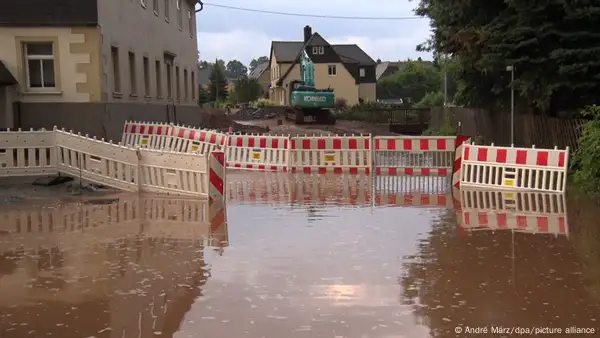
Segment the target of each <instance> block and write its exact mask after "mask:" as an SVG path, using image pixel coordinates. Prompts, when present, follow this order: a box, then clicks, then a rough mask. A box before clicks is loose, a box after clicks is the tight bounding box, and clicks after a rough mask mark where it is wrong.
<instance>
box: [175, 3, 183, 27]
mask: <svg viewBox="0 0 600 338" xmlns="http://www.w3.org/2000/svg"><path fill="white" fill-rule="evenodd" d="M175 4H176V7H177V27H178V28H179V30H180V31H182V30H183V10H182V9H181V7H182V6H181V0H175Z"/></svg>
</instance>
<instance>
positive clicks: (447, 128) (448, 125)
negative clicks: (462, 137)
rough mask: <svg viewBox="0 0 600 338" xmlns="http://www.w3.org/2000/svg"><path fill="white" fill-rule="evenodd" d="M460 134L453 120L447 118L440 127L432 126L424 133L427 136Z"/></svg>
mask: <svg viewBox="0 0 600 338" xmlns="http://www.w3.org/2000/svg"><path fill="white" fill-rule="evenodd" d="M457 134H458V132H457V130H456V128H455V127H454V125H453V124H452V121H450V120H446V121H444V123H442V125H440V126H438V127H431V128H428V129H427V130H425V132H424V133H423V135H426V136H456V135H457Z"/></svg>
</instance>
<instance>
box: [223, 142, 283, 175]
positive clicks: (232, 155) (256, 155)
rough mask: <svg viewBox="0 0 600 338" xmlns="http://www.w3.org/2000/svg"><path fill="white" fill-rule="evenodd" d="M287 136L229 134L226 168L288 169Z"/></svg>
mask: <svg viewBox="0 0 600 338" xmlns="http://www.w3.org/2000/svg"><path fill="white" fill-rule="evenodd" d="M289 144H290V138H289V136H270V135H230V136H229V137H228V141H227V151H226V165H227V167H228V168H238V169H249V170H267V171H288V168H289V166H290V156H289Z"/></svg>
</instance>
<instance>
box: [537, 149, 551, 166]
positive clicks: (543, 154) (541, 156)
mask: <svg viewBox="0 0 600 338" xmlns="http://www.w3.org/2000/svg"><path fill="white" fill-rule="evenodd" d="M548 155H549V153H548V152H547V151H538V152H537V157H536V159H535V164H536V165H539V166H548Z"/></svg>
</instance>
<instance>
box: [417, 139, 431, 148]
mask: <svg viewBox="0 0 600 338" xmlns="http://www.w3.org/2000/svg"><path fill="white" fill-rule="evenodd" d="M419 150H429V140H427V139H425V140H419Z"/></svg>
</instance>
